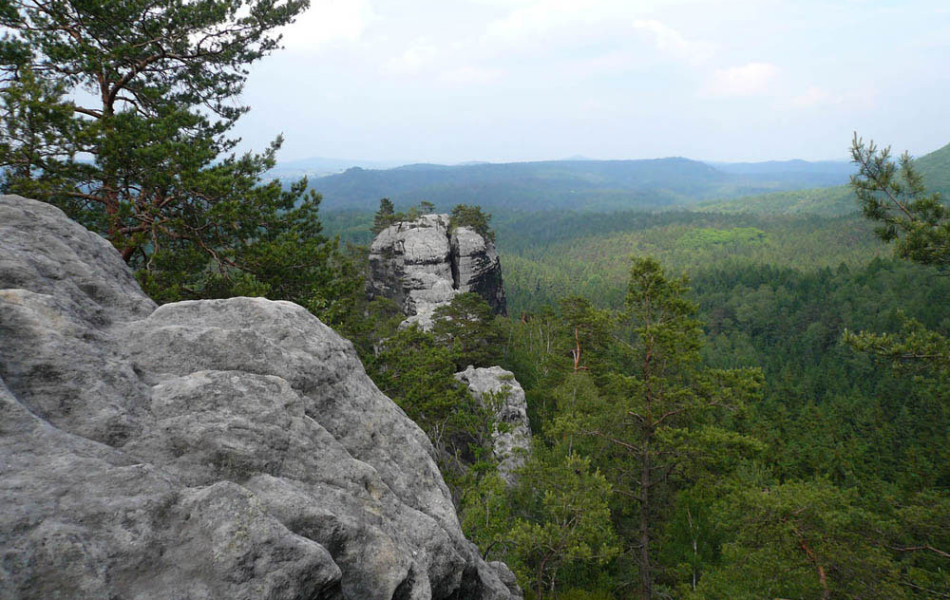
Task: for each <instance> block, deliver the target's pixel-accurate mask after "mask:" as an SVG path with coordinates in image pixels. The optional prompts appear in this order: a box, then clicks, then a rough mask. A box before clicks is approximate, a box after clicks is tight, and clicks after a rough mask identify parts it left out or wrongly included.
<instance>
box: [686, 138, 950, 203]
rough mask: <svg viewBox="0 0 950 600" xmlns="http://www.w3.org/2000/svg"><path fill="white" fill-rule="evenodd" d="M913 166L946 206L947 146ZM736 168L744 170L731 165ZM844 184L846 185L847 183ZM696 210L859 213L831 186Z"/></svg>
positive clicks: (843, 189) (949, 189)
mask: <svg viewBox="0 0 950 600" xmlns="http://www.w3.org/2000/svg"><path fill="white" fill-rule="evenodd" d="M796 162H798V161H789V162H788V163H780V164H784V165H786V166H787V167H788V168H790V169H794V168H795V166H794V165H792V164H790V163H796ZM768 164H770V163H752V164H750V165H749V166H748V167H747V168H753V169H754V168H757V167H759V166H760V165H768ZM810 164H812V165H814V166H815V168H817V169H822V168H827V169H828V170H829V172H832V171H835V169H836V168H837V167H836V165H838V166H841V165H846V166H848V167H850V172H854V171H856V168H855V167H854V165H852V164H851V163H833V162H830V163H810ZM914 165H915V166H916V168H917V170H918V171H919V172H920V174H921V175H922V176H923V178H924V185H926V187H927V190H928V191H930V192H938V193H939V194H940V195H941V197H942V198H943V200H944V201H945V202H946V201H947V200H950V144H947V145H946V146H944V147H942V148H940V149H938V150H935V151H933V152H931V153H929V154H925V155H924V156H921V157H920V158H917V159H915V160H914ZM734 166H735V167H736V168H738V169H741V168H745V167H742V166H741V165H734ZM845 181H848V179H846V180H845ZM699 208H700V209H701V210H704V211H707V212H725V213H743V212H744V213H762V214H780V215H794V214H814V215H822V216H841V215H846V214H849V213H855V212H858V211H859V210H860V207H859V206H858V202H857V199H856V198H855V196H854V193H853V192H852V191H851V188H850V187H848V186H847V185H832V186H828V187H821V188H816V189H804V190H792V191H782V192H774V193H768V194H758V195H750V196H746V197H742V198H734V199H724V200H713V201H706V202H703V203H701V204H700V206H699Z"/></svg>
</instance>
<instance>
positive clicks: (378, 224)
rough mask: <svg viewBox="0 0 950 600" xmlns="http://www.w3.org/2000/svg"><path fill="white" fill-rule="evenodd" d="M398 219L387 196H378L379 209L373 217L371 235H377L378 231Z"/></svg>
mask: <svg viewBox="0 0 950 600" xmlns="http://www.w3.org/2000/svg"><path fill="white" fill-rule="evenodd" d="M398 220H399V219H397V217H396V209H395V207H394V206H393V203H392V201H391V200H390V199H389V198H380V200H379V210H378V211H376V216H375V217H374V218H373V229H372V231H373V235H379V232H380V231H382V230H383V229H386V228H387V227H389V226H390V225H392V224H393V223H396V222H397V221H398Z"/></svg>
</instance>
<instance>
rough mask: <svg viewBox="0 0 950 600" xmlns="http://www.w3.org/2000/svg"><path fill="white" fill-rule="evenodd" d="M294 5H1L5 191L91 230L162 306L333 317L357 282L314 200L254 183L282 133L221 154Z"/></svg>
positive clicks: (299, 191)
mask: <svg viewBox="0 0 950 600" xmlns="http://www.w3.org/2000/svg"><path fill="white" fill-rule="evenodd" d="M306 6H307V2H305V1H304V0H288V1H286V2H271V1H269V0H215V1H212V2H181V1H179V0H160V1H158V2H155V1H146V0H132V1H129V2H120V3H96V2H85V3H71V2H60V1H56V2H32V1H30V2H22V3H17V5H16V6H15V7H14V6H13V5H11V6H10V9H9V10H7V11H4V13H3V14H2V16H0V26H3V27H4V28H6V29H7V35H6V36H5V37H4V38H3V39H2V41H0V59H2V64H0V77H2V78H3V80H4V83H5V85H4V86H3V88H2V89H0V107H2V110H0V128H2V135H0V139H2V140H3V142H2V143H0V166H2V167H3V168H4V181H3V188H4V189H5V190H6V191H8V192H13V193H19V194H23V195H27V196H32V197H35V198H37V199H40V200H44V201H47V202H51V203H53V204H56V205H57V206H59V207H61V208H63V209H64V210H65V211H66V212H67V214H69V215H70V216H71V217H73V218H74V219H76V220H78V221H79V222H80V223H82V224H83V225H86V226H87V227H89V228H91V229H93V230H94V231H97V232H99V233H101V234H102V235H104V236H105V237H106V238H107V239H109V240H110V241H111V242H112V243H113V245H114V246H115V247H116V248H117V249H118V250H119V252H120V253H121V254H122V256H123V258H124V259H125V260H126V261H127V262H129V264H130V265H131V266H132V267H133V268H134V269H135V270H136V271H137V275H138V277H139V280H140V281H141V282H142V284H143V287H144V288H145V289H146V291H147V292H149V293H150V294H152V295H153V296H154V297H155V298H156V299H157V300H159V301H163V302H164V301H172V300H178V299H183V298H196V297H220V296H228V295H234V294H251V295H268V296H270V297H271V298H275V299H288V300H294V301H296V302H299V303H301V304H303V305H305V306H307V307H308V308H310V309H311V310H313V311H314V312H316V313H317V314H320V315H322V316H324V317H325V318H327V319H328V320H330V321H332V322H338V321H339V319H340V318H342V317H341V315H343V314H345V313H346V312H347V311H348V310H349V308H348V307H347V306H344V305H348V304H351V303H352V299H353V296H354V295H355V294H356V292H357V290H358V288H359V277H358V276H357V274H356V272H355V271H354V269H353V267H352V266H351V265H349V264H347V261H346V260H345V259H344V257H343V255H342V253H341V252H339V249H338V247H337V245H336V244H335V243H334V242H332V241H330V240H327V239H326V238H325V237H323V236H322V235H321V228H320V222H319V220H318V218H317V208H318V205H319V201H320V198H319V196H317V195H316V194H315V193H313V192H309V193H307V192H306V182H305V181H301V182H297V183H296V184H294V185H291V186H289V187H288V188H284V187H283V186H282V185H281V184H280V183H279V182H277V181H272V182H270V183H266V184H262V183H261V177H262V176H263V174H264V172H265V171H267V170H268V169H270V168H272V167H273V166H274V156H275V154H276V152H277V150H278V148H279V146H280V139H278V140H277V141H275V142H274V143H273V144H271V146H270V147H269V148H268V149H266V150H265V151H264V153H262V154H259V155H255V154H246V155H243V156H234V155H228V153H229V152H231V151H232V150H233V148H234V146H235V145H236V143H237V141H236V140H234V139H231V138H229V137H228V132H229V131H230V130H231V129H232V127H233V126H234V124H235V123H236V121H237V120H238V118H240V116H241V115H243V114H244V113H245V112H247V110H248V108H247V107H245V106H241V105H239V104H238V103H236V102H235V99H236V98H237V97H238V96H239V95H240V93H241V90H242V88H243V86H244V81H245V78H246V75H247V65H249V64H250V63H253V62H254V61H256V60H258V59H260V58H262V57H264V56H266V55H267V54H269V53H271V52H272V51H273V50H275V49H276V48H277V47H278V42H279V36H278V35H276V34H275V30H276V29H277V28H279V27H280V26H282V25H285V24H287V23H290V22H292V21H293V19H294V17H295V16H296V15H297V14H298V13H299V12H300V11H302V10H303V9H304V8H305V7H306ZM81 90H83V91H86V92H90V91H91V92H92V93H83V94H78V93H77V92H79V91H81ZM341 303H342V304H341Z"/></svg>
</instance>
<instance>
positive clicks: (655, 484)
mask: <svg viewBox="0 0 950 600" xmlns="http://www.w3.org/2000/svg"><path fill="white" fill-rule="evenodd" d="M686 290H687V287H686V281H685V279H670V278H668V277H667V276H666V275H665V274H664V272H663V269H662V267H661V266H660V265H659V263H658V262H656V261H655V260H653V259H649V258H647V259H635V260H634V261H633V265H632V267H631V269H630V283H629V286H628V288H627V298H626V313H625V315H624V319H623V323H622V325H625V326H627V327H630V328H632V332H633V337H632V339H630V340H629V341H626V342H623V343H621V344H620V345H619V346H617V347H615V349H614V352H615V354H616V356H615V361H616V367H615V370H614V371H613V372H612V373H610V374H609V376H608V377H606V378H605V379H606V382H605V385H604V389H603V391H602V392H601V393H600V394H594V395H592V396H589V397H588V398H587V399H586V400H585V401H579V402H576V404H575V406H574V408H573V410H572V411H571V412H569V413H566V414H564V415H563V416H562V417H561V418H560V421H561V422H560V426H559V428H560V430H561V431H564V432H567V433H570V434H571V435H579V436H581V437H586V438H588V439H590V440H591V442H592V443H593V444H592V446H590V447H589V451H590V452H592V453H594V454H595V455H597V456H598V463H597V464H598V465H602V466H603V469H604V472H605V474H606V475H607V476H608V478H609V479H610V481H611V484H612V485H613V487H614V489H615V490H616V493H617V494H618V495H619V496H620V497H622V498H623V500H624V501H623V502H622V503H621V504H620V505H619V507H620V508H621V512H620V513H619V514H617V515H615V521H617V522H618V523H621V525H618V533H620V534H621V535H622V536H624V537H625V538H626V539H627V540H628V543H629V544H631V545H632V548H631V550H632V552H633V556H632V559H633V562H634V563H635V564H636V568H637V571H638V582H639V583H638V587H639V597H640V598H642V599H643V600H649V599H651V598H654V597H656V589H655V584H656V578H657V576H656V556H655V551H654V544H655V542H656V539H657V532H658V530H659V527H660V525H661V524H662V522H663V519H664V517H665V511H664V508H663V503H661V499H666V500H671V498H672V496H671V493H672V491H673V490H674V489H675V487H676V482H677V480H678V479H680V480H681V481H682V480H683V479H684V478H687V477H689V469H690V468H701V466H698V465H699V463H698V462H697V461H696V459H694V458H691V457H694V456H701V455H715V454H717V453H721V452H723V451H729V450H724V449H734V450H736V451H742V450H743V449H744V448H746V447H750V446H753V445H754V444H753V443H752V442H751V441H750V440H748V439H746V438H744V437H743V436H741V435H739V434H736V433H733V432H729V431H725V430H721V429H719V428H716V427H714V426H713V425H712V424H711V423H710V422H709V421H708V419H707V418H706V414H707V413H708V412H709V411H710V409H713V408H724V407H729V406H732V407H737V406H738V405H740V404H741V403H742V402H743V401H745V400H747V399H748V398H750V397H753V396H754V395H755V394H757V390H758V387H759V385H760V384H759V377H760V376H759V375H758V374H757V373H755V372H746V371H708V370H703V369H701V368H700V365H699V349H700V346H701V342H702V330H701V326H700V322H699V321H698V320H696V318H695V313H696V310H697V307H696V305H695V304H693V303H692V302H691V301H689V300H688V299H687V298H686V297H685V294H686ZM578 398H580V397H578ZM623 509H625V510H623ZM631 513H632V514H631ZM625 514H626V515H630V516H632V517H633V520H632V523H629V524H627V521H628V518H627V517H626V516H625ZM631 529H632V531H630V530H631Z"/></svg>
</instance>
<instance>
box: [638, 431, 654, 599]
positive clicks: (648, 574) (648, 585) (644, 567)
mask: <svg viewBox="0 0 950 600" xmlns="http://www.w3.org/2000/svg"><path fill="white" fill-rule="evenodd" d="M652 466H653V465H652V464H651V460H650V444H649V440H647V441H646V442H645V444H644V449H643V453H642V454H641V455H640V468H641V473H640V559H639V561H638V562H639V563H640V564H639V565H638V566H639V568H640V598H641V600H652V599H653V573H652V571H651V569H650V486H651V485H652V481H651V477H652V473H651V469H652Z"/></svg>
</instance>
